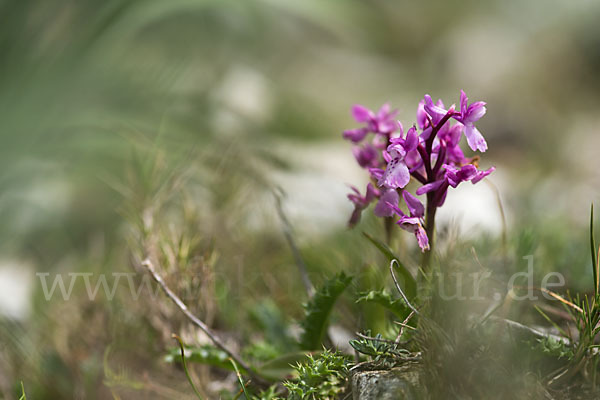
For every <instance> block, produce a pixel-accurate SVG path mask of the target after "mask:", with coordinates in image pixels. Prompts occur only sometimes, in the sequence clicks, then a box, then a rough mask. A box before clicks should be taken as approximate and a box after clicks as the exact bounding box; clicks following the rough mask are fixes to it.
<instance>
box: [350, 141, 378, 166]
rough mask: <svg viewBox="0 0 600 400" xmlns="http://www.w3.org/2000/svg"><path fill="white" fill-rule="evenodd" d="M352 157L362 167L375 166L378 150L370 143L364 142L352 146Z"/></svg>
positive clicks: (376, 164)
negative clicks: (361, 144) (360, 144)
mask: <svg viewBox="0 0 600 400" xmlns="http://www.w3.org/2000/svg"><path fill="white" fill-rule="evenodd" d="M352 153H353V154H354V158H356V161H357V162H358V165H360V166H361V167H363V168H367V167H373V168H374V167H377V166H378V165H379V152H378V151H377V149H376V148H375V146H373V145H372V144H369V143H365V144H364V145H363V146H355V147H353V148H352Z"/></svg>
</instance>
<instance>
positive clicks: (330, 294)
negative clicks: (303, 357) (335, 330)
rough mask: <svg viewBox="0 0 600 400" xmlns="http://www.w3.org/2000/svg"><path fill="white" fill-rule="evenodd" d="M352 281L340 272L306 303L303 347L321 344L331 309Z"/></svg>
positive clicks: (314, 347) (314, 348)
mask: <svg viewBox="0 0 600 400" xmlns="http://www.w3.org/2000/svg"><path fill="white" fill-rule="evenodd" d="M350 282H352V277H351V276H347V275H346V274H345V273H344V272H340V273H339V274H337V275H335V276H334V277H333V278H331V279H329V280H328V281H327V282H325V284H324V285H323V287H321V288H320V289H319V290H317V292H316V293H315V294H314V296H313V297H312V298H311V299H310V300H309V302H308V303H307V304H306V306H305V312H306V316H305V317H304V320H303V321H302V322H301V325H302V328H303V331H302V336H301V338H300V346H301V347H302V349H304V350H316V349H318V348H319V347H320V346H321V343H322V341H323V337H324V336H325V331H326V328H327V321H328V318H329V314H330V313H331V309H332V308H333V305H334V304H335V302H336V300H337V298H338V297H339V296H340V295H341V294H342V292H343V291H344V290H345V289H346V288H347V287H348V285H350Z"/></svg>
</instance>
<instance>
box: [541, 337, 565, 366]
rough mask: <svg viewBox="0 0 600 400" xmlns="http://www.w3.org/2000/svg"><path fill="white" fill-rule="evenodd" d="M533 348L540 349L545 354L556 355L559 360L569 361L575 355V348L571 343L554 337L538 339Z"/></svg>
mask: <svg viewBox="0 0 600 400" xmlns="http://www.w3.org/2000/svg"><path fill="white" fill-rule="evenodd" d="M533 349H534V350H540V351H541V352H542V353H543V354H546V355H549V356H551V357H555V358H557V359H559V360H560V359H566V360H567V361H570V360H572V359H573V357H574V356H575V354H574V353H573V349H572V348H571V347H569V345H567V344H566V343H565V342H564V341H562V340H556V339H555V338H552V337H545V338H541V339H538V341H537V343H536V344H535V346H533Z"/></svg>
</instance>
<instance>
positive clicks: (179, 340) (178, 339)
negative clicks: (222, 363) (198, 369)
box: [171, 334, 235, 400]
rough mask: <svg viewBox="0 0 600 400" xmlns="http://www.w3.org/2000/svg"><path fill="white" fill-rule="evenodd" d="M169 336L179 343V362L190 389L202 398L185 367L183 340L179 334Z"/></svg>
mask: <svg viewBox="0 0 600 400" xmlns="http://www.w3.org/2000/svg"><path fill="white" fill-rule="evenodd" d="M171 336H172V337H173V339H175V340H177V342H178V343H179V349H180V350H181V363H182V364H183V370H184V371H185V376H187V379H188V381H189V382H190V385H192V389H194V393H196V397H198V398H199V399H200V400H203V397H202V395H201V394H200V392H199V391H198V388H196V385H195V384H194V381H193V380H192V377H191V376H190V373H189V371H188V369H187V364H186V363H185V351H184V349H183V342H182V341H181V338H180V337H179V336H177V335H176V334H172V335H171ZM234 365H235V364H234Z"/></svg>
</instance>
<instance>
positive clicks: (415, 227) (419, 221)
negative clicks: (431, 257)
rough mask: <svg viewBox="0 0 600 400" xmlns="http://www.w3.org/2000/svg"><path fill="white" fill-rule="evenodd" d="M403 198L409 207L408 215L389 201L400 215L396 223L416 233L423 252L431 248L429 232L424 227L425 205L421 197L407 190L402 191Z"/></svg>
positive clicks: (391, 206) (394, 210)
mask: <svg viewBox="0 0 600 400" xmlns="http://www.w3.org/2000/svg"><path fill="white" fill-rule="evenodd" d="M402 198H403V199H404V202H405V203H406V206H407V207H408V212H409V214H410V215H408V216H407V215H406V214H404V213H403V212H402V210H401V209H400V208H399V207H398V206H397V205H395V204H392V203H388V206H389V207H390V208H391V209H392V210H393V212H394V213H395V214H397V215H398V216H399V217H400V218H399V219H398V221H397V222H396V224H398V226H400V228H402V229H404V230H405V231H408V232H411V233H413V234H414V235H415V237H416V238H417V244H418V245H419V247H420V248H421V251H422V252H424V251H426V250H429V238H428V237H427V232H426V231H425V228H424V227H423V217H424V215H425V207H424V206H423V203H421V201H420V200H419V199H417V198H416V197H415V196H413V195H412V194H410V193H409V192H407V191H406V190H405V191H403V192H402Z"/></svg>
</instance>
